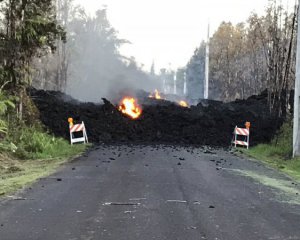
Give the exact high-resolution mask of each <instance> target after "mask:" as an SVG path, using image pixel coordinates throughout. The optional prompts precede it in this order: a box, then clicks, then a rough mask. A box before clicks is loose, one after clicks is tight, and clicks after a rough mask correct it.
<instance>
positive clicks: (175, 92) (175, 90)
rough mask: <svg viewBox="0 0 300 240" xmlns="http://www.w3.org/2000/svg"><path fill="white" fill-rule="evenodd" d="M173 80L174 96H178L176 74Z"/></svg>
mask: <svg viewBox="0 0 300 240" xmlns="http://www.w3.org/2000/svg"><path fill="white" fill-rule="evenodd" d="M173 79H174V95H176V94H177V84H176V81H177V73H176V72H175V73H174V76H173Z"/></svg>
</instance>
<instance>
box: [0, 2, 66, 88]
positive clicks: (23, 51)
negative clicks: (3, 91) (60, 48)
mask: <svg viewBox="0 0 300 240" xmlns="http://www.w3.org/2000/svg"><path fill="white" fill-rule="evenodd" d="M0 14H1V16H2V18H3V19H1V20H3V24H1V25H0V36H1V38H0V56H1V58H0V65H1V68H0V83H4V82H6V81H9V82H10V84H9V85H8V86H7V87H10V89H12V88H13V90H14V91H16V90H17V89H16V88H18V87H20V86H24V85H25V86H26V85H28V84H29V83H30V77H29V75H30V70H31V67H30V65H31V62H32V60H33V58H34V57H35V56H41V55H44V54H46V53H47V52H49V51H54V50H55V49H56V40H58V39H61V40H63V41H65V40H66V36H65V35H66V34H65V32H64V30H63V29H62V27H61V26H60V25H58V23H57V21H56V13H55V2H54V1H52V0H45V1H38V0H32V1H17V0H11V1H4V3H2V5H1V9H0Z"/></svg>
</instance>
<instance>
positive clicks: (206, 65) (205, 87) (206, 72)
mask: <svg viewBox="0 0 300 240" xmlns="http://www.w3.org/2000/svg"><path fill="white" fill-rule="evenodd" d="M208 85H209V23H208V28H207V41H206V56H205V83H204V99H208V87H209V86H208Z"/></svg>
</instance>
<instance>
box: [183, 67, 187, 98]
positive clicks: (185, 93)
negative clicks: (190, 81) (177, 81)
mask: <svg viewBox="0 0 300 240" xmlns="http://www.w3.org/2000/svg"><path fill="white" fill-rule="evenodd" d="M183 78H184V84H183V96H186V95H187V82H186V69H185V70H184V73H183Z"/></svg>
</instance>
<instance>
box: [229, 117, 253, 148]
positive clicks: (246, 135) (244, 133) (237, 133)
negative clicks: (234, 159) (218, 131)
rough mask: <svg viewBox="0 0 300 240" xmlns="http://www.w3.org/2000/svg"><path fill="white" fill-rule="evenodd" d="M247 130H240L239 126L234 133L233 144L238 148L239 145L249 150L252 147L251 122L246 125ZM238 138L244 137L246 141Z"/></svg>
mask: <svg viewBox="0 0 300 240" xmlns="http://www.w3.org/2000/svg"><path fill="white" fill-rule="evenodd" d="M245 126H246V128H238V127H237V126H236V127H235V128H234V131H233V141H232V143H233V144H234V146H235V147H236V146H237V145H241V146H244V147H247V149H249V145H250V122H246V123H245ZM238 136H243V137H244V138H245V139H244V140H238Z"/></svg>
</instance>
